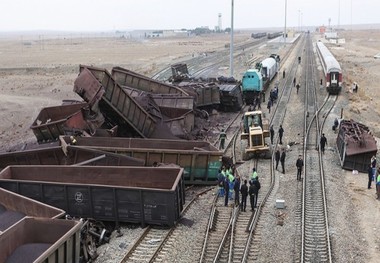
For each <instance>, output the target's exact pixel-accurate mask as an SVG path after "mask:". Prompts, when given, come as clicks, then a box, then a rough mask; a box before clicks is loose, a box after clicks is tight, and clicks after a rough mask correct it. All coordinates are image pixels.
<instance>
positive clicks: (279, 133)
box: [278, 125, 284, 144]
mask: <svg viewBox="0 0 380 263" xmlns="http://www.w3.org/2000/svg"><path fill="white" fill-rule="evenodd" d="M283 135H284V129H283V128H282V125H280V128H279V129H278V137H279V138H280V144H282V136H283Z"/></svg>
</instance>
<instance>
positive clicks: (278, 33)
mask: <svg viewBox="0 0 380 263" xmlns="http://www.w3.org/2000/svg"><path fill="white" fill-rule="evenodd" d="M281 35H282V32H274V33H268V35H267V37H268V39H273V38H276V37H279V36H281Z"/></svg>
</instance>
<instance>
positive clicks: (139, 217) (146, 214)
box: [0, 165, 185, 226]
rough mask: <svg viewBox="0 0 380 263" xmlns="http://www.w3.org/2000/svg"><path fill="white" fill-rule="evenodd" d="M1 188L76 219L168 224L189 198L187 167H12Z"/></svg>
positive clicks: (6, 171)
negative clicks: (184, 170)
mask: <svg viewBox="0 0 380 263" xmlns="http://www.w3.org/2000/svg"><path fill="white" fill-rule="evenodd" d="M0 187H3V188H5V189H8V190H10V191H12V192H16V193H19V194H21V195H24V196H27V197H30V198H32V199H35V200H38V201H41V202H43V203H46V204H50V205H53V206H55V207H59V208H61V209H64V210H65V211H66V213H67V214H69V215H70V216H74V217H84V218H93V219H95V220H102V221H113V222H116V223H118V222H127V223H128V222H129V223H141V224H142V225H145V224H155V225H168V226H172V225H174V223H175V222H176V221H177V220H178V219H179V217H180V215H181V212H182V209H183V205H184V202H185V189H184V181H183V169H182V168H172V167H170V168H167V167H165V168H164V167H162V168H161V167H151V168H147V167H125V166H124V167H108V166H107V167H106V166H55V165H46V166H41V165H31V166H8V167H7V168H5V169H4V170H2V171H1V173H0Z"/></svg>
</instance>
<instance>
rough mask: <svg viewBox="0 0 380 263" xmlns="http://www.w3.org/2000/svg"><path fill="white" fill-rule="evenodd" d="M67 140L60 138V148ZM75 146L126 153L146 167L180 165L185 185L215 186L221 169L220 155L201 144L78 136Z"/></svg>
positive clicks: (212, 147)
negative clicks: (139, 160) (159, 164)
mask: <svg viewBox="0 0 380 263" xmlns="http://www.w3.org/2000/svg"><path fill="white" fill-rule="evenodd" d="M69 140H70V138H69V137H68V136H62V137H61V141H62V145H63V144H65V143H69ZM77 146H83V147H90V148H95V149H99V150H103V151H111V152H115V153H120V154H126V155H128V156H131V157H135V158H139V159H142V160H144V161H145V165H147V166H152V165H153V164H155V163H171V164H176V165H179V166H180V167H183V168H184V174H185V182H186V184H199V185H202V184H206V185H207V184H208V185H214V184H216V182H217V179H218V170H219V169H220V167H221V166H222V156H223V152H221V151H219V150H218V149H217V148H215V147H214V146H212V145H211V144H210V143H208V142H204V141H185V140H158V139H138V138H101V137H92V138H88V137H78V138H77Z"/></svg>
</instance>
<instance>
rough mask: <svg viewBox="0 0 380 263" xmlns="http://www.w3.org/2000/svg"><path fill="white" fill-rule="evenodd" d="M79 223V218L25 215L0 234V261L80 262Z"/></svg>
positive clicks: (80, 225)
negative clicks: (50, 217) (65, 218)
mask: <svg viewBox="0 0 380 263" xmlns="http://www.w3.org/2000/svg"><path fill="white" fill-rule="evenodd" d="M81 227H82V222H80V221H74V220H63V219H47V218H33V217H26V218H24V219H23V220H21V221H20V222H18V223H17V224H15V225H14V226H12V227H11V228H9V229H8V230H7V231H5V232H4V233H2V234H1V235H0V247H1V249H0V262H9V263H12V262H38V263H40V262H43V263H66V262H73V263H79V260H80V258H79V255H80V231H81ZM62 252H64V253H62Z"/></svg>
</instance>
